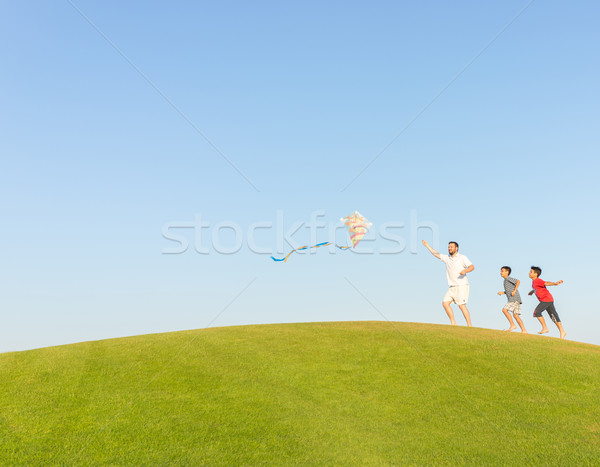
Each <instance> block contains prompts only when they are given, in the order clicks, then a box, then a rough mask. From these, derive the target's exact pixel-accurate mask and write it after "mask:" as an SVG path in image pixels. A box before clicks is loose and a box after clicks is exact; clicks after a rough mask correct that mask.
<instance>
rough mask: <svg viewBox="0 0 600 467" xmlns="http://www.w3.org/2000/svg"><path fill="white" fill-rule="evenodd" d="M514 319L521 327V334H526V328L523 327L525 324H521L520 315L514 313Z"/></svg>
mask: <svg viewBox="0 0 600 467" xmlns="http://www.w3.org/2000/svg"><path fill="white" fill-rule="evenodd" d="M515 319H516V320H517V323H518V324H519V327H520V328H521V332H522V333H523V334H527V329H525V325H524V324H523V320H521V316H520V315H518V314H516V313H515Z"/></svg>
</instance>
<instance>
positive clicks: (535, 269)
mask: <svg viewBox="0 0 600 467" xmlns="http://www.w3.org/2000/svg"><path fill="white" fill-rule="evenodd" d="M531 270H532V271H533V272H535V273H536V274H537V276H538V277H540V276H541V275H542V268H540V267H539V266H531Z"/></svg>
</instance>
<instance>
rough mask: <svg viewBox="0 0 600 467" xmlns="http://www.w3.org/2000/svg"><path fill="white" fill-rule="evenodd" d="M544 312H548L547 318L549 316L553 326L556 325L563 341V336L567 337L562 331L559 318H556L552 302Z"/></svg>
mask: <svg viewBox="0 0 600 467" xmlns="http://www.w3.org/2000/svg"><path fill="white" fill-rule="evenodd" d="M546 311H547V312H548V316H550V319H551V320H552V321H553V322H554V324H556V327H557V328H558V331H559V332H560V338H561V339H564V338H565V336H566V335H567V333H566V332H565V330H564V329H563V326H562V323H561V322H560V317H559V316H558V313H557V312H556V308H555V307H554V302H552V305H550V306H549V307H548V308H547V310H546Z"/></svg>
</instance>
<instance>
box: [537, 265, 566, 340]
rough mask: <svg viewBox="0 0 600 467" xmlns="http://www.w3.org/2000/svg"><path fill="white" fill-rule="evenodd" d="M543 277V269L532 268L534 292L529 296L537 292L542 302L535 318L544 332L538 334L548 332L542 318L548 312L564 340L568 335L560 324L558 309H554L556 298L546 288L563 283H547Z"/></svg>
mask: <svg viewBox="0 0 600 467" xmlns="http://www.w3.org/2000/svg"><path fill="white" fill-rule="evenodd" d="M541 275H542V269H541V268H539V267H538V266H531V271H529V277H530V278H531V279H533V284H532V286H533V290H532V291H531V292H529V295H533V293H534V292H535V296H536V297H537V298H538V300H539V301H540V303H539V305H538V306H537V307H536V308H535V311H534V312H533V316H534V317H535V318H537V319H538V320H539V321H540V323H541V325H542V330H541V331H540V332H538V334H545V333H547V332H548V328H547V327H546V321H545V320H544V317H543V316H542V311H544V310H546V311H547V312H548V315H549V316H550V319H551V320H552V321H554V324H556V327H557V328H558V330H559V331H560V338H561V339H564V338H565V336H566V335H567V333H566V332H565V330H564V329H563V327H562V323H561V322H560V318H559V317H558V313H557V312H556V308H554V297H552V295H551V294H550V292H548V289H547V288H546V287H547V286H549V285H559V284H562V283H563V281H558V282H545V281H544V280H542V279H540V276H541Z"/></svg>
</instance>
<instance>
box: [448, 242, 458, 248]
mask: <svg viewBox="0 0 600 467" xmlns="http://www.w3.org/2000/svg"><path fill="white" fill-rule="evenodd" d="M451 243H454V245H456V249H457V250H458V243H456V242H448V245H450V244H451Z"/></svg>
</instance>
